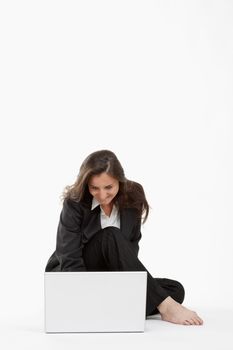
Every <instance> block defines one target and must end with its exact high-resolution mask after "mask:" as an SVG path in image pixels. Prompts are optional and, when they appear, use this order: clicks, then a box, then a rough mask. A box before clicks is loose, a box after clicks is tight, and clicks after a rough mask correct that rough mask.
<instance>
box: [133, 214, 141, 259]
mask: <svg viewBox="0 0 233 350" xmlns="http://www.w3.org/2000/svg"><path fill="white" fill-rule="evenodd" d="M132 237H133V238H132V239H131V242H132V245H133V249H134V251H135V253H136V255H137V256H138V251H139V244H138V243H139V241H140V239H141V238H142V234H141V218H139V219H137V222H136V225H135V227H134V229H133V235H132Z"/></svg>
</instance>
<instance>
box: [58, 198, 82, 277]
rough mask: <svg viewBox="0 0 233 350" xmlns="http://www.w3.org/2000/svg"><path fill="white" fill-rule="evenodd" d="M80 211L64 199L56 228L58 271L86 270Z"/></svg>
mask: <svg viewBox="0 0 233 350" xmlns="http://www.w3.org/2000/svg"><path fill="white" fill-rule="evenodd" d="M81 222H82V211H81V208H80V207H79V206H76V207H75V209H74V208H73V206H72V201H71V200H70V199H65V200H64V202H63V209H62V211H61V214H60V221H59V224H58V229H57V243H56V252H55V255H56V257H57V259H58V261H59V263H60V271H86V267H85V264H84V261H83V258H82V249H83V244H82V238H81V231H80V227H81Z"/></svg>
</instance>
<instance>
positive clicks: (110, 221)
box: [91, 197, 121, 228]
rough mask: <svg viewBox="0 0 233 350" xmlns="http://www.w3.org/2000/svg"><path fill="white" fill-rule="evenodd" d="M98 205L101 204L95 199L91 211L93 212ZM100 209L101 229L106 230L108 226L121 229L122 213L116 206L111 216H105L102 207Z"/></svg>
mask: <svg viewBox="0 0 233 350" xmlns="http://www.w3.org/2000/svg"><path fill="white" fill-rule="evenodd" d="M98 205H100V203H99V202H98V201H97V200H96V199H95V198H94V197H93V199H92V206H91V210H93V209H94V208H95V207H97V206H98ZM100 209H101V211H100V224H101V228H105V227H108V226H115V227H118V228H120V225H121V223H120V213H119V210H118V209H117V207H116V206H115V204H113V207H112V212H111V214H110V216H108V215H106V214H105V212H104V210H103V208H102V207H101V205H100Z"/></svg>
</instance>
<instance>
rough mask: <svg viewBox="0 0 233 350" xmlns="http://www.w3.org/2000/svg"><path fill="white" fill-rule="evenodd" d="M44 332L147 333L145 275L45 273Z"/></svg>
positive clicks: (107, 272) (120, 272) (122, 273)
mask: <svg viewBox="0 0 233 350" xmlns="http://www.w3.org/2000/svg"><path fill="white" fill-rule="evenodd" d="M44 277H45V280H44V291H45V295H44V296H45V332H46V333H58V332H59V333H60V332H144V326H145V319H146V289H147V272H146V271H81V272H45V273H44Z"/></svg>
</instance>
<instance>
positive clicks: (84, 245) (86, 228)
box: [45, 194, 184, 315]
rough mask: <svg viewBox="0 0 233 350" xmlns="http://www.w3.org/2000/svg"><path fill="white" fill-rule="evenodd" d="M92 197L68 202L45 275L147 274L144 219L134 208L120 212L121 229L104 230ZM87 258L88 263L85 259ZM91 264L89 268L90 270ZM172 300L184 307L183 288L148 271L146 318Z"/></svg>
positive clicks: (108, 228) (64, 207)
mask: <svg viewBox="0 0 233 350" xmlns="http://www.w3.org/2000/svg"><path fill="white" fill-rule="evenodd" d="M91 204H92V196H91V195H89V194H86V196H85V199H84V200H83V201H82V202H75V201H73V200H70V199H65V200H64V202H63V208H62V211H61V214H60V220H59V224H58V229H57V243H56V250H55V252H54V253H53V254H52V256H51V257H50V258H49V261H48V263H47V265H46V268H45V271H46V272H51V271H90V270H91V271H93V270H95V271H98V270H101V269H102V268H103V269H104V270H113V271H114V270H125V271H147V269H146V268H145V266H144V265H143V264H142V263H141V261H140V260H139V259H138V250H139V245H138V242H139V240H140V239H141V236H142V235H141V219H138V218H137V212H136V210H135V209H133V208H125V209H122V210H120V229H118V228H116V227H113V226H109V227H106V228H104V229H102V228H101V223H100V206H99V205H98V206H97V207H96V208H95V209H93V210H91ZM84 256H85V259H84ZM86 263H87V266H86ZM169 295H170V296H172V297H173V298H174V299H175V300H176V301H178V302H180V303H182V302H183V299H184V288H183V286H182V285H181V284H180V283H179V282H177V281H174V280H170V279H166V278H154V277H152V276H151V274H150V273H149V272H148V271H147V303H146V315H151V314H155V313H157V312H158V310H157V308H156V306H158V305H159V304H160V303H161V302H162V301H163V300H164V299H165V298H166V297H168V296H169Z"/></svg>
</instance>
